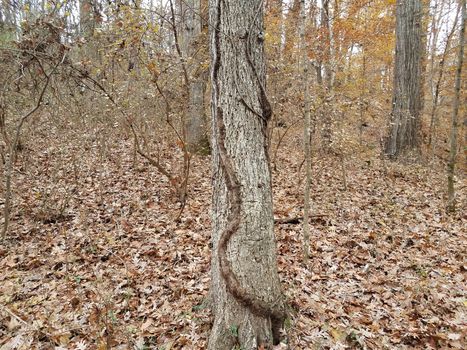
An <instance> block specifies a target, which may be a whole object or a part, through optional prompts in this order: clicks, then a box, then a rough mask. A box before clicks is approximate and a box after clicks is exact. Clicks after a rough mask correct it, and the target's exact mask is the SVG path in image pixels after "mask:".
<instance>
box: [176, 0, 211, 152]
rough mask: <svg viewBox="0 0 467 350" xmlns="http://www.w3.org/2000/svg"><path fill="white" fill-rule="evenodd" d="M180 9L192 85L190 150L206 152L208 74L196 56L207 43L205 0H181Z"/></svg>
mask: <svg viewBox="0 0 467 350" xmlns="http://www.w3.org/2000/svg"><path fill="white" fill-rule="evenodd" d="M179 10H180V14H181V20H180V25H181V28H180V39H181V49H182V53H183V56H184V59H185V62H188V63H189V64H188V65H187V67H188V70H189V72H188V73H189V85H190V86H189V88H188V94H189V96H188V109H187V114H188V115H187V119H186V123H187V124H186V136H187V145H188V149H189V150H190V152H196V153H198V152H201V153H204V152H206V149H208V148H209V144H208V142H207V136H206V115H205V110H204V93H205V91H206V77H205V75H204V74H202V69H201V68H200V63H199V62H197V61H196V60H195V57H194V56H195V55H196V53H197V51H200V50H199V49H200V46H201V45H204V44H205V43H204V42H203V40H202V39H203V37H202V12H203V8H202V1H201V0H184V1H180V3H179Z"/></svg>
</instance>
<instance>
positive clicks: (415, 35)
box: [385, 0, 423, 158]
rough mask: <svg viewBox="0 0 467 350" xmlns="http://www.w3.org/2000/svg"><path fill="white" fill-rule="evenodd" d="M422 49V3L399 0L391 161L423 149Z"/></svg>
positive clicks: (388, 143) (389, 143)
mask: <svg viewBox="0 0 467 350" xmlns="http://www.w3.org/2000/svg"><path fill="white" fill-rule="evenodd" d="M422 50H423V47H422V4H421V0H397V4H396V56H395V71H394V91H393V100H392V113H391V122H390V132H389V137H388V138H387V141H386V146H385V153H386V154H387V155H388V156H390V157H391V158H398V157H399V156H401V155H402V154H404V153H406V152H408V151H413V150H417V151H418V148H419V139H420V136H419V129H420V108H421V59H422Z"/></svg>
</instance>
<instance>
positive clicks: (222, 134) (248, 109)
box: [209, 0, 285, 350]
mask: <svg viewBox="0 0 467 350" xmlns="http://www.w3.org/2000/svg"><path fill="white" fill-rule="evenodd" d="M209 8H210V22H211V25H210V28H211V57H212V64H211V78H212V79H211V80H212V126H213V127H212V129H213V137H212V145H213V170H214V181H213V209H212V210H213V212H212V221H213V254H212V286H211V292H212V298H213V299H212V305H213V313H214V324H213V328H212V332H211V336H210V339H209V349H211V350H227V349H229V350H230V349H232V348H233V347H234V346H237V347H239V348H241V349H247V350H250V349H257V348H258V347H259V346H264V347H266V348H269V347H270V346H271V345H272V344H273V343H277V342H278V341H279V334H278V330H279V328H280V327H281V326H282V322H283V321H284V318H285V312H284V302H283V299H282V294H281V290H280V282H279V277H278V272H277V264H276V253H275V238H274V232H273V212H272V194H271V192H272V191H271V176H270V168H269V159H268V154H267V138H266V134H267V132H266V128H267V121H268V120H269V118H270V115H271V109H270V105H269V102H268V100H267V97H266V94H265V62H264V42H263V41H264V34H263V33H264V28H263V2H262V0H250V1H237V0H210V6H209Z"/></svg>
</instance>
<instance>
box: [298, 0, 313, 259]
mask: <svg viewBox="0 0 467 350" xmlns="http://www.w3.org/2000/svg"><path fill="white" fill-rule="evenodd" d="M305 27H306V12H305V0H300V27H299V31H300V68H301V73H302V77H301V78H302V89H303V91H304V93H303V116H304V130H303V144H304V153H305V173H306V179H305V195H304V206H303V261H304V262H307V261H308V259H309V257H310V225H309V217H310V190H311V142H310V137H311V127H310V125H311V116H310V109H311V92H310V75H311V74H310V72H309V70H308V68H309V67H310V63H309V59H308V45H307V41H306V38H305Z"/></svg>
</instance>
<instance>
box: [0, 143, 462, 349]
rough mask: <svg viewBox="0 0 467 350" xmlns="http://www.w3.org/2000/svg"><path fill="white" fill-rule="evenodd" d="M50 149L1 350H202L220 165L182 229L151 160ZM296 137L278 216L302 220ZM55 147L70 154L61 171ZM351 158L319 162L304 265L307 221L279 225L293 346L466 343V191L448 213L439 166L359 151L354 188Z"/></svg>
mask: <svg viewBox="0 0 467 350" xmlns="http://www.w3.org/2000/svg"><path fill="white" fill-rule="evenodd" d="M43 142H44V144H43V145H42V146H43V147H42V149H43V150H44V151H43V152H41V153H39V154H35V155H34V156H33V157H31V159H30V160H29V161H28V168H27V169H23V168H22V167H20V168H18V169H16V170H15V180H14V184H15V189H14V192H15V208H14V211H13V217H12V223H11V231H10V234H9V237H8V238H7V239H6V240H5V241H4V242H2V243H1V245H0V349H1V350H7V349H79V350H83V349H99V350H102V349H139V350H142V349H165V350H169V349H204V348H205V347H206V342H207V338H208V335H209V329H210V325H211V322H212V315H211V314H210V311H209V309H208V308H207V307H206V306H205V305H204V304H203V301H204V300H205V298H206V296H207V294H208V290H209V284H210V272H209V269H210V243H209V242H210V234H211V228H210V217H209V212H210V203H211V189H210V186H211V178H210V175H208V174H210V169H211V165H210V159H209V157H195V158H193V164H192V175H191V179H190V193H189V199H188V203H187V206H186V208H185V210H184V212H183V215H182V216H181V221H180V222H179V223H176V222H175V221H174V219H175V218H176V217H177V215H178V211H179V208H178V207H179V204H178V203H177V202H176V200H174V196H173V193H172V192H171V189H170V186H169V183H168V182H167V181H166V180H165V179H164V178H163V177H162V176H160V175H159V174H158V173H157V172H156V170H155V169H154V168H152V167H151V166H150V165H149V164H146V163H145V162H144V161H143V160H141V159H140V160H139V163H138V165H137V166H136V167H134V165H133V162H132V155H131V152H130V151H129V150H130V149H131V148H129V147H127V146H128V145H126V144H122V143H121V142H120V143H116V144H115V145H114V146H113V150H112V152H111V154H110V155H108V156H106V157H103V159H100V160H99V156H98V155H97V151H95V150H92V149H91V150H90V152H88V153H89V154H88V155H86V154H84V153H83V154H82V155H80V158H81V161H80V163H79V166H74V167H73V166H71V165H70V164H72V163H73V161H72V160H71V158H70V159H68V158H67V157H68V155H67V154H68V153H67V152H69V154H70V157H71V154H75V155H76V152H79V149H78V150H73V149H68V150H67V149H66V148H63V146H62V147H61V148H60V147H58V146H57V147H54V146H52V145H46V141H43ZM299 143H300V141H299V139H298V136H297V139H293V138H291V139H290V140H289V142H288V144H287V145H285V149H282V150H281V151H280V152H279V157H278V161H277V169H276V170H275V171H274V173H273V181H274V200H275V204H274V205H275V216H276V218H292V217H299V216H301V215H302V207H303V188H304V186H303V168H301V167H300V165H301V163H302V161H303V159H302V157H303V156H302V154H301V152H300V151H297V150H295V149H298V148H299V146H298V145H299ZM294 144H295V146H294ZM58 153H60V154H61V155H62V156H61V157H62V158H61V159H62V160H63V161H62V162H61V163H60V164H56V163H54V164H53V167H52V163H53V159H54V158H53V157H54V155H56V154H58ZM85 157H88V158H85ZM173 162H174V160H173V159H172V160H169V161H168V162H167V164H171V163H173ZM20 163H21V162H19V164H20ZM49 163H50V164H51V165H50V168H49V167H48V166H49ZM73 164H74V163H73ZM341 165H342V162H341V161H340V160H339V159H338V158H333V157H330V156H329V157H327V156H323V157H321V158H320V159H319V160H318V159H315V160H314V166H313V185H312V214H313V217H312V221H311V223H312V226H311V248H312V251H311V258H310V259H309V261H308V262H307V263H306V264H305V263H304V262H303V258H302V225H301V223H299V224H279V223H277V224H276V237H277V241H278V250H277V252H278V264H279V271H280V277H281V281H282V286H283V289H284V293H285V294H286V296H287V299H288V301H289V303H290V306H291V309H292V310H293V312H292V314H291V318H290V322H287V329H286V334H287V337H286V338H285V340H284V342H285V341H287V342H288V344H289V345H290V347H289V348H290V349H441V348H442V349H447V348H457V349H461V348H464V349H465V346H466V331H467V316H466V311H467V288H466V280H465V278H466V270H467V265H466V261H465V258H466V255H465V254H466V252H467V241H466V232H467V227H466V220H465V219H466V217H465V213H467V211H466V210H465V209H466V208H465V203H466V202H467V201H466V193H465V184H464V185H463V186H464V187H463V189H461V190H460V193H459V202H460V203H464V207H461V208H460V210H459V211H458V214H457V215H454V216H448V215H446V213H445V211H444V206H445V200H446V198H445V197H446V196H445V183H446V176H445V171H444V169H443V168H442V167H441V166H438V165H436V166H423V165H415V164H410V165H399V164H390V163H388V164H387V165H386V167H385V166H384V164H382V162H381V161H380V160H379V159H378V157H377V155H374V154H371V153H367V154H355V155H352V156H349V157H347V159H346V162H345V169H346V182H347V189H346V190H345V189H344V183H343V175H342V172H341ZM53 169H54V170H53ZM457 187H458V188H462V184H461V183H460V180H459V182H458V184H457ZM3 197H4V196H3V194H2V198H3ZM0 206H1V205H0ZM0 209H1V208H0ZM462 213H463V214H462ZM462 215H464V216H462ZM282 348H286V346H282Z"/></svg>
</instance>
